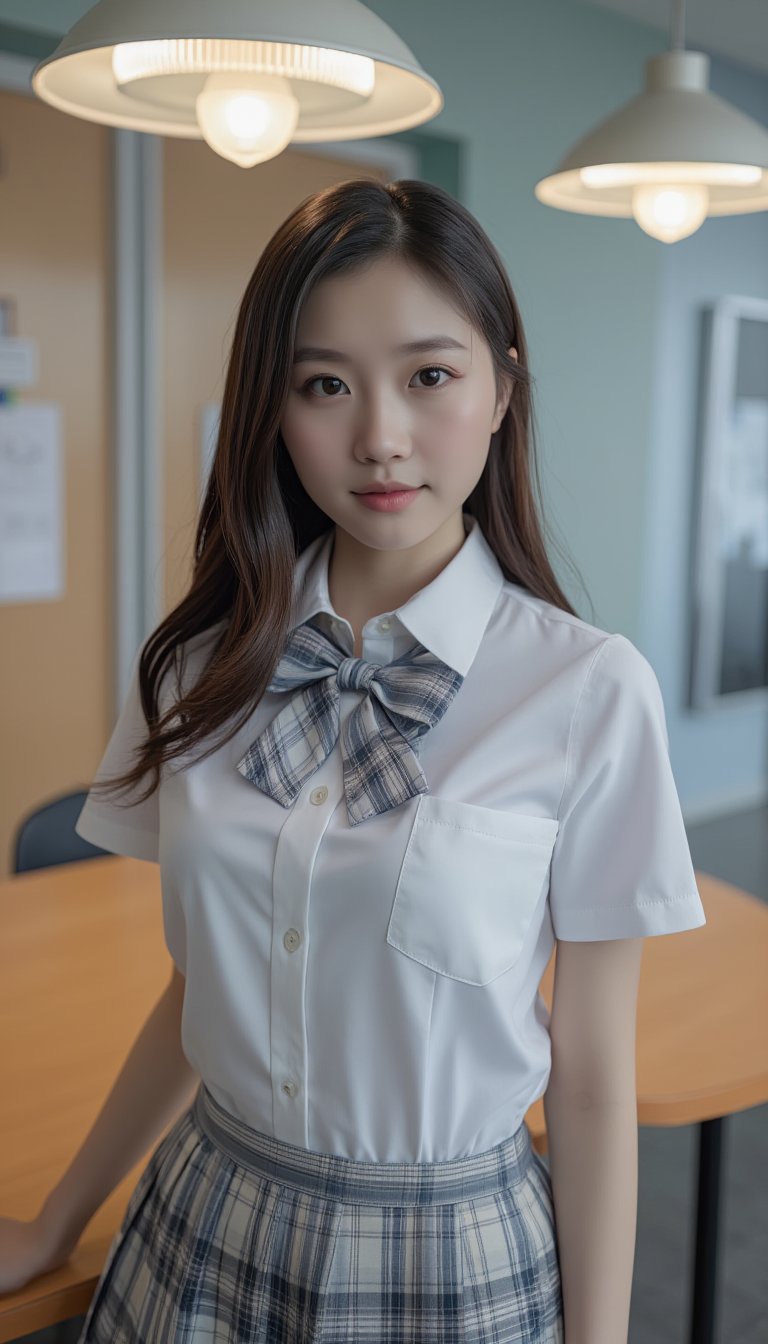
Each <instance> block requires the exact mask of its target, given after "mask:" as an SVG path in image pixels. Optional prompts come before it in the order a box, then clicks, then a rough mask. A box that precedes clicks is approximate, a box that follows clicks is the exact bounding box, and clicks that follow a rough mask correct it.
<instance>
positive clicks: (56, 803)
mask: <svg viewBox="0 0 768 1344" xmlns="http://www.w3.org/2000/svg"><path fill="white" fill-rule="evenodd" d="M87 796H88V790H87V789H78V790H77V791H75V792H73V793H64V794H61V795H60V796H59V797H58V798H52V799H51V800H50V802H47V803H44V804H43V805H42V806H41V807H37V808H35V810H34V812H30V814H29V815H28V816H27V817H25V818H24V819H23V820H22V821H21V822H20V824H19V826H18V827H17V829H16V835H15V839H14V846H13V848H14V857H13V871H14V873H25V872H29V871H30V870H31V869H33V868H51V867H53V866H54V864H59V863H79V862H80V861H81V860H82V859H96V858H99V856H100V855H102V854H108V853H109V852H110V851H109V850H107V849H99V847H98V845H92V844H91V843H90V841H88V840H83V838H82V836H80V835H78V834H77V832H76V830H75V822H76V821H77V818H78V817H79V815H80V812H81V811H82V808H83V804H84V803H85V800H86V798H87Z"/></svg>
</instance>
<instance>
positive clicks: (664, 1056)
mask: <svg viewBox="0 0 768 1344" xmlns="http://www.w3.org/2000/svg"><path fill="white" fill-rule="evenodd" d="M697 882H698V886H699V891H700V893H701V898H702V902H703V905H704V908H705V911H706V915H707V924H706V925H705V926H704V927H702V928H700V929H691V930H689V931H687V932H685V933H680V934H675V935H668V936H665V937H658V938H648V939H646V942H645V947H644V950H643V963H642V971H641V976H640V992H639V1001H638V1029H637V1092H638V1123H639V1124H640V1125H688V1124H697V1125H699V1126H700V1147H699V1189H698V1207H697V1215H696V1217H697V1232H696V1245H697V1251H696V1262H695V1270H694V1281H693V1285H692V1320H691V1335H690V1340H691V1341H692V1342H693V1341H695V1344H711V1342H712V1341H713V1339H714V1321H715V1304H716V1298H715V1289H716V1261H717V1231H718V1209H719V1194H720V1151H721V1138H722V1132H721V1131H722V1124H723V1117H725V1116H727V1115H729V1114H731V1113H732V1112H734V1111H740V1110H743V1109H745V1108H746V1107H748V1106H757V1105H759V1104H761V1103H762V1102H765V1101H767V1100H768V1048H767V1046H766V1027H765V1024H766V1022H767V1021H768V977H767V976H766V973H765V968H766V965H767V964H768V907H766V906H765V905H764V904H763V903H762V902H761V901H758V900H756V899H755V898H754V897H752V896H749V895H747V894H746V893H745V892H742V891H739V890H738V889H737V888H735V887H732V886H729V885H728V884H727V883H725V882H720V881H717V880H716V879H714V878H711V877H708V876H706V875H705V874H703V873H697ZM0 929H2V937H1V938H0V1040H2V1043H3V1044H2V1050H3V1061H2V1062H3V1077H4V1079H5V1086H4V1089H3V1100H2V1102H0V1139H1V1140H2V1149H1V1156H0V1213H2V1214H4V1215H5V1216H10V1217H16V1218H32V1217H34V1216H35V1214H36V1213H37V1212H38V1210H39V1208H40V1206H41V1204H42V1202H43V1200H44V1199H45V1197H46V1195H47V1194H48V1192H49V1190H50V1189H51V1188H52V1186H54V1185H55V1184H56V1182H57V1181H58V1180H59V1178H60V1176H61V1175H62V1173H63V1172H64V1170H65V1169H66V1167H67V1166H68V1165H69V1163H70V1162H71V1160H72V1158H73V1157H74V1154H75V1152H76V1151H77V1149H78V1148H79V1147H80V1144H81V1143H82V1141H83V1139H84V1138H85V1135H86V1133H87V1132H88V1130H89V1129H90V1127H91V1125H92V1124H93V1121H94V1120H95V1118H96V1115H97V1114H98V1112H99V1110H100V1108H101V1106H102V1104H103V1102H104V1100H105V1098H106V1096H107V1094H108V1092H109V1091H110V1089H111V1087H112V1084H113V1082H114V1080H115V1077H116V1076H117V1074H118V1072H119V1070H120V1068H121V1067H122V1064H123V1061H124V1060H125V1058H126V1056H127V1054H128V1052H129V1051H130V1048H131V1046H132V1045H133V1042H134V1040H135V1039H136V1036H137V1035H138V1032H139V1030H140V1028H141V1026H142V1025H143V1023H144V1021H145V1020H146V1018H147V1016H148V1014H149V1012H150V1011H151V1009H152V1007H153V1005H154V1003H155V1002H156V1000H157V998H158V996H159V995H160V993H161V992H162V990H163V989H164V987H165V985H166V984H167V982H168V979H169V976H170V971H171V961H170V957H169V955H168V952H167V949H166V947H165V942H164V938H163V926H162V907H161V898H160V873H159V869H158V867H157V865H156V864H152V863H143V862H141V861H139V860H137V859H128V858H122V857H114V856H110V857H108V858H98V859H89V860H88V861H86V862H83V863H72V864H66V865H63V866H61V867H58V868H46V869H42V870H40V871H38V872H30V873H23V874H20V875H19V876H17V877H12V878H6V879H5V880H2V881H0ZM555 957H556V953H555V954H553V956H552V959H551V960H550V963H549V965H548V967H547V969H546V971H545V973H544V976H543V978H542V981H541V992H542V995H543V997H544V999H545V1001H546V1003H547V1006H548V1007H550V1008H551V1004H552V983H553V975H554V963H555ZM526 1123H527V1124H528V1127H529V1129H530V1131H531V1136H532V1138H533V1142H534V1146H535V1148H536V1150H537V1151H538V1152H540V1153H543V1152H546V1124H545V1118H544V1106H543V1101H542V1099H539V1100H538V1101H536V1102H535V1103H534V1104H533V1106H531V1107H530V1109H529V1111H528V1112H527V1114H526ZM158 1141H159V1140H158ZM148 1157H149V1153H148V1154H147V1155H146V1156H145V1157H144V1158H143V1159H142V1161H141V1162H139V1163H138V1164H137V1166H136V1167H135V1168H134V1170H133V1171H132V1172H131V1173H129V1175H128V1176H127V1177H126V1178H125V1180H124V1181H123V1182H122V1183H121V1184H120V1185H119V1186H118V1187H117V1188H116V1190H114V1191H113V1193H112V1195H111V1196H110V1198H109V1199H108V1200H107V1201H106V1202H105V1203H104V1204H103V1205H102V1206H101V1208H100V1209H99V1210H98V1211H97V1213H96V1214H94V1216H93V1218H92V1219H91V1221H90V1223H89V1224H88V1226H87V1227H86V1228H85V1230H84V1232H83V1235H82V1237H81V1239H80V1241H79V1243H78V1245H77V1247H76V1249H75V1251H74V1252H73V1254H72V1256H71V1257H70V1259H69V1260H68V1261H67V1262H66V1264H64V1265H63V1266H61V1268H59V1269H57V1270H54V1271H53V1272H51V1273H50V1274H45V1275H42V1276H39V1277H38V1278H37V1279H33V1280H32V1281H31V1282H30V1283H29V1284H28V1285H27V1286H26V1288H23V1289H22V1290H21V1291H20V1292H17V1293H9V1294H6V1295H4V1296H0V1344H2V1342H3V1341H7V1340H13V1339H16V1338H18V1337H19V1336H20V1335H25V1334H27V1333H29V1332H30V1331H32V1330H39V1329H42V1328H43V1327H44V1326H48V1325H51V1324H53V1323H54V1322H56V1321H61V1320H66V1319H67V1318H69V1317H71V1316H77V1315H80V1314H82V1313H83V1312H85V1311H86V1310H87V1308H88V1304H89V1302H90V1300H91V1297H92V1295H93V1291H94V1289H95V1286H96V1283H97V1280H98V1278H99V1275H100V1272H101V1268H102V1266H103V1264H104V1261H105V1259H106V1255H107V1251H108V1249H109V1246H110V1244H111V1241H112V1239H113V1237H114V1235H115V1232H116V1231H117V1228H118V1227H119V1225H120V1222H121V1220H122V1217H123V1213H124V1212H125V1207H126V1205H127V1202H128V1199H129V1197H130V1194H131V1191H132V1190H133V1187H134V1186H135V1184H136V1181H137V1180H138V1178H139V1175H140V1174H141V1171H142V1169H143V1167H144V1165H145V1164H146V1161H147V1160H148Z"/></svg>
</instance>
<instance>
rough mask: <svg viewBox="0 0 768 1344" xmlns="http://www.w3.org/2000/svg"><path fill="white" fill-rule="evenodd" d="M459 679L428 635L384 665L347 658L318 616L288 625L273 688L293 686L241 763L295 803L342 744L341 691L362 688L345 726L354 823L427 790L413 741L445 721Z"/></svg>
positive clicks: (273, 793)
mask: <svg viewBox="0 0 768 1344" xmlns="http://www.w3.org/2000/svg"><path fill="white" fill-rule="evenodd" d="M463 680H464V678H463V676H461V674H460V673H458V672H455V671H454V670H453V668H451V667H448V666H447V665H446V664H445V663H443V662H441V660H440V659H439V658H436V657H435V656H434V655H433V654H431V653H430V652H429V651H428V650H427V649H425V648H424V646H423V644H417V645H416V647H415V649H411V650H410V652H409V653H407V654H404V655H403V656H402V657H400V658H395V659H394V661H393V662H391V663H387V664H385V665H384V666H383V667H380V666H378V665H377V664H375V663H367V662H365V660H364V659H362V658H350V657H348V656H347V654H346V653H345V651H344V650H343V649H342V648H340V647H339V645H338V644H336V643H335V642H334V641H333V640H332V639H331V638H330V637H329V636H328V635H326V634H325V633H324V631H323V630H322V629H321V628H320V625H319V624H318V623H317V622H316V619H315V618H312V619H310V620H309V621H306V622H305V623H304V624H303V625H299V626H296V628H295V629H294V630H293V631H292V632H291V635H290V637H289V639H288V643H287V645H286V649H285V652H284V654H283V656H282V658H281V659H280V662H279V663H278V665H277V669H276V672H275V675H274V677H273V679H272V681H271V682H270V683H269V686H268V687H267V689H268V690H270V691H296V694H295V695H293V696H292V697H291V699H290V701H289V703H288V704H287V705H286V706H285V707H284V708H283V709H282V710H281V711H280V713H279V714H278V715H277V717H276V718H274V719H273V720H272V722H271V723H270V724H269V727H268V728H265V730H264V732H263V733H261V734H260V736H259V737H258V738H257V739H256V741H255V742H252V743H251V745H250V747H249V748H248V750H247V752H246V753H245V756H244V757H243V759H242V760H241V761H239V762H238V765H237V768H238V770H239V771H240V773H241V774H242V775H244V776H245V778H246V779H248V780H250V782H251V783H252V784H255V785H256V787H257V788H259V789H261V790H262V792H263V793H268V794H269V795H270V797H272V798H274V799H275V801H276V802H278V803H281V804H282V806H283V807H290V806H291V804H292V802H293V801H294V799H295V797H296V795H297V794H298V793H299V790H300V789H301V788H302V786H303V784H304V781H305V780H306V779H308V778H309V776H310V775H312V774H313V773H314V771H315V770H317V768H318V767H319V766H320V765H322V763H323V761H324V760H326V758H327V757H328V755H329V754H330V752H331V751H332V750H333V748H334V746H335V745H336V742H337V740H338V737H339V705H340V692H341V691H346V690H352V691H365V692H366V694H365V698H364V699H363V700H362V701H361V702H360V704H359V705H357V706H356V707H355V709H354V710H353V711H352V713H351V714H350V715H349V716H348V718H347V719H346V721H345V723H344V727H343V729H342V730H341V755H342V761H343V766H344V792H345V794H346V800H347V814H348V816H349V822H350V825H351V826H357V825H358V823H359V822H361V821H366V820H367V818H368V817H372V816H375V815H376V814H377V813H379V812H386V811H388V810H389V808H391V807H398V806H399V805H400V803H404V802H406V800H407V799H408V798H415V797H416V796H417V794H420V793H428V792H429V788H428V785H427V781H426V779H425V778H424V774H423V772H422V770H421V766H420V765H419V762H418V760H417V758H416V754H415V752H414V750H413V748H412V747H411V746H410V745H409V743H410V742H414V743H416V742H417V739H418V738H420V737H423V736H424V734H425V733H426V732H428V731H429V729H430V728H433V727H434V725H435V724H436V723H439V721H440V719H441V718H442V717H443V715H444V714H445V712H446V710H447V709H448V706H449V705H450V703H451V701H452V700H453V697H454V696H455V694H456V692H457V691H458V690H459V688H460V686H461V684H462V682H463Z"/></svg>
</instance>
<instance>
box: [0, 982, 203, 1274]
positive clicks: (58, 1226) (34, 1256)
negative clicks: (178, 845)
mask: <svg viewBox="0 0 768 1344" xmlns="http://www.w3.org/2000/svg"><path fill="white" fill-rule="evenodd" d="M184 984H185V981H184V976H183V975H182V974H181V972H180V971H178V970H177V968H176V967H175V966H174V970H173V975H172V978H171V982H170V984H169V985H168V988H167V989H166V990H165V992H164V993H163V994H162V995H161V996H160V998H159V999H158V1001H157V1003H156V1004H155V1007H154V1008H153V1010H152V1012H151V1013H150V1015H149V1017H148V1018H147V1021H146V1022H145V1024H144V1026H143V1027H142V1030H141V1031H140V1033H139V1035H138V1036H137V1038H136V1041H135V1042H134V1044H133V1047H132V1048H131V1052H130V1054H129V1055H128V1057H127V1059H126V1061H125V1064H124V1065H123V1068H122V1069H121V1071H120V1073H119V1074H118V1076H117V1079H116V1081H115V1083H114V1085H113V1087H112V1090H111V1092H110V1093H109V1095H108V1097H107V1099H106V1101H105V1102H104V1105H103V1106H102V1108H101V1110H100V1112H99V1114H98V1116H97V1117H96V1120H95V1122H94V1124H93V1126H92V1128H91V1130H90V1132H89V1133H88V1135H87V1136H86V1138H85V1140H84V1142H83V1144H82V1146H81V1147H80V1149H79V1150H78V1152H77V1153H76V1154H75V1157H74V1158H73V1160H72V1162H71V1163H70V1165H69V1167H68V1168H67V1170H66V1171H65V1173H64V1175H63V1176H62V1178H61V1180H60V1181H59V1182H58V1184H57V1185H56V1186H55V1187H54V1189H53V1190H52V1191H51V1192H50V1194H49V1195H48V1196H47V1198H46V1200H45V1202H44V1204H43V1206H42V1208H41V1210H40V1212H39V1213H38V1214H37V1217H36V1218H35V1219H33V1220H32V1221H31V1222H25V1221H23V1220H19V1219H15V1218H0V1292H5V1293H8V1292H14V1291H15V1290H16V1289H18V1288H21V1287H23V1285H24V1284H25V1283H27V1282H28V1281H29V1280H30V1279H31V1278H34V1277H36V1275H38V1274H43V1273H46V1272H47V1271H48V1270H50V1269H54V1268H56V1266H57V1265H60V1264H62V1263H63V1261H64V1260H66V1259H67V1258H68V1256H69V1255H70V1254H71V1253H72V1251H73V1250H74V1248H75V1246H76V1245H77V1242H78V1241H79V1239H80V1236H81V1234H82V1232H83V1229H84V1228H85V1226H86V1224H87V1223H88V1222H89V1221H90V1219H91V1218H92V1217H93V1215H94V1213H96V1211H97V1209H99V1208H100V1207H101V1205H102V1204H103V1203H104V1201H105V1200H106V1199H107V1198H108V1197H109V1195H110V1194H111V1193H112V1191H113V1190H114V1189H115V1187H116V1186H117V1185H119V1184H120V1182H121V1181H122V1180H123V1179H124V1178H125V1177H126V1176H127V1175H128V1173H129V1172H130V1171H131V1170H132V1168H133V1167H134V1166H135V1165H136V1163H137V1162H139V1161H140V1159H141V1158H142V1157H143V1156H144V1154H145V1153H146V1152H147V1151H148V1149H149V1148H150V1147H151V1146H152V1145H154V1144H155V1142H156V1140H157V1139H158V1138H159V1137H160V1135H161V1134H163V1133H164V1132H165V1130H166V1129H167V1128H168V1127H169V1126H170V1124H171V1123H172V1122H173V1121H174V1120H176V1119H177V1118H178V1117H179V1115H180V1114H181V1112H182V1111H183V1110H185V1109H186V1107H187V1106H188V1105H189V1104H190V1102H191V1101H192V1098H193V1096H194V1093H195V1090H196V1088H197V1085H198V1083H199V1075H198V1074H197V1073H196V1072H195V1070H194V1069H192V1067H191V1066H190V1064H189V1062H188V1060H187V1059H186V1057H185V1055H184V1054H183V1051H182V1048H181V1010H182V1005H183V1001H184Z"/></svg>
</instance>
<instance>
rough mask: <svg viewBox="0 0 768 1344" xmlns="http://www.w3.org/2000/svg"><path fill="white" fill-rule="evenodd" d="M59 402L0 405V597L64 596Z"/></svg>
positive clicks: (30, 599) (36, 598)
mask: <svg viewBox="0 0 768 1344" xmlns="http://www.w3.org/2000/svg"><path fill="white" fill-rule="evenodd" d="M63 534H64V499H63V471H62V415H61V406H60V405H58V404H54V403H50V404H48V403H45V404H44V403H42V402H40V403H37V404H36V405H32V404H29V405H19V404H11V405H0V601H1V602H41V601H51V600H52V599H55V598H61V597H63V595H64V587H65V584H64V545H63V541H64V536H63Z"/></svg>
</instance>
